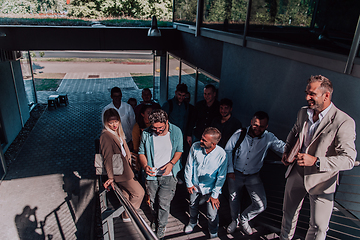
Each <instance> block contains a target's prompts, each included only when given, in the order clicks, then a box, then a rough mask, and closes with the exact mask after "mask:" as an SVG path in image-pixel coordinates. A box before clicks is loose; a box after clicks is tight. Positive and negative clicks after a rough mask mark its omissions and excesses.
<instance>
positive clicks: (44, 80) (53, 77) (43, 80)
mask: <svg viewBox="0 0 360 240" xmlns="http://www.w3.org/2000/svg"><path fill="white" fill-rule="evenodd" d="M64 76H65V73H40V74H36V75H34V79H35V87H36V91H56V90H57V89H58V87H59V85H60V83H61V81H62V79H63V78H64Z"/></svg>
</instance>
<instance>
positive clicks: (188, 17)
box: [174, 0, 197, 25]
mask: <svg viewBox="0 0 360 240" xmlns="http://www.w3.org/2000/svg"><path fill="white" fill-rule="evenodd" d="M196 11H197V0H175V3H174V21H175V22H180V23H186V24H190V25H195V23H196Z"/></svg>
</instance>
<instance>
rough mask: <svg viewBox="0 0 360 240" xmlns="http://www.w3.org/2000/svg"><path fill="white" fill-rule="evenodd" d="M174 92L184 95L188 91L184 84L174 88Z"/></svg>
mask: <svg viewBox="0 0 360 240" xmlns="http://www.w3.org/2000/svg"><path fill="white" fill-rule="evenodd" d="M176 91H178V92H181V93H186V92H187V91H188V88H187V86H186V84H185V83H179V84H178V85H177V86H176Z"/></svg>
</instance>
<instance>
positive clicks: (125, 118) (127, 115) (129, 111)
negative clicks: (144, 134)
mask: <svg viewBox="0 0 360 240" xmlns="http://www.w3.org/2000/svg"><path fill="white" fill-rule="evenodd" d="M121 98H122V92H121V89H120V88H118V87H113V88H112V89H111V99H112V102H111V103H110V104H108V105H106V106H105V107H104V109H103V110H102V114H101V118H102V122H103V124H104V116H103V115H104V112H105V111H106V110H108V109H109V108H114V109H116V110H117V111H118V113H119V115H120V120H121V126H122V128H123V130H124V133H125V137H126V142H127V143H130V142H131V141H132V129H133V127H134V125H135V113H134V110H133V108H132V107H131V105H130V104H128V103H126V102H123V101H121ZM129 147H131V144H130V146H129Z"/></svg>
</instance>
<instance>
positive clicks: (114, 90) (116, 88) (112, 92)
mask: <svg viewBox="0 0 360 240" xmlns="http://www.w3.org/2000/svg"><path fill="white" fill-rule="evenodd" d="M114 93H121V95H122V92H121V89H120V88H119V87H113V88H112V89H111V96H112V95H113V94H114Z"/></svg>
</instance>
